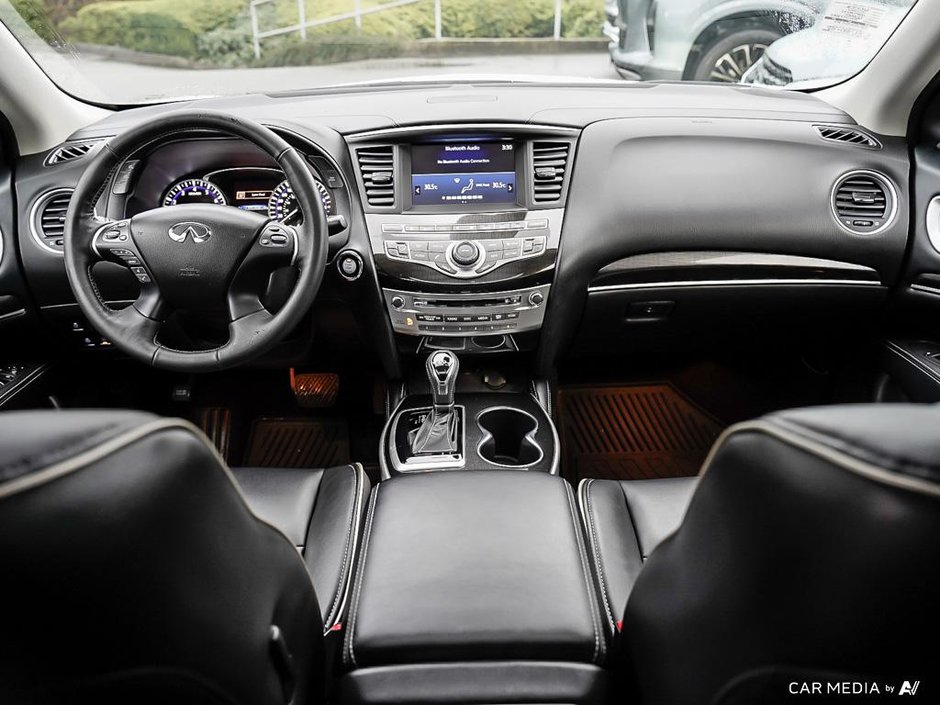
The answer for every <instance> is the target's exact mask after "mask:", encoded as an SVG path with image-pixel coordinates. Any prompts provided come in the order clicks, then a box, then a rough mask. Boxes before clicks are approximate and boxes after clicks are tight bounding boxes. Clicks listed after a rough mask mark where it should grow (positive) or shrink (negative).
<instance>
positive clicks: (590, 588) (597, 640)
mask: <svg viewBox="0 0 940 705" xmlns="http://www.w3.org/2000/svg"><path fill="white" fill-rule="evenodd" d="M565 496H566V497H567V498H568V511H569V512H570V514H571V521H572V524H573V525H574V538H575V543H576V544H577V546H578V556H579V557H580V559H581V577H583V578H584V584H585V587H586V588H587V595H588V602H589V603H590V611H591V630H592V631H593V632H594V651H593V653H592V654H591V662H592V663H597V662H598V659H599V657H600V655H601V653H602V643H601V637H600V629H598V626H597V610H596V609H595V607H596V606H597V604H596V602H595V598H594V581H593V580H591V577H590V575H589V573H588V563H587V559H586V557H585V555H584V546H583V545H582V543H581V524H580V523H579V522H578V517H577V512H576V510H575V506H574V493H573V492H572V491H571V485H569V484H568V483H567V482H565Z"/></svg>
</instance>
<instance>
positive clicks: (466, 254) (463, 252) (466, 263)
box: [450, 240, 480, 267]
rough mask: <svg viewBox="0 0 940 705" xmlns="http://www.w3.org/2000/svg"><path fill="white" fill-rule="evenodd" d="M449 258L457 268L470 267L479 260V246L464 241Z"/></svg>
mask: <svg viewBox="0 0 940 705" xmlns="http://www.w3.org/2000/svg"><path fill="white" fill-rule="evenodd" d="M450 258H451V259H452V260H454V264H456V265H457V266H458V267H472V266H473V265H475V264H476V263H477V260H479V259H480V246H479V245H478V244H476V243H475V242H470V241H468V240H464V241H463V242H461V243H458V244H457V246H456V247H455V248H454V249H453V251H451V253H450Z"/></svg>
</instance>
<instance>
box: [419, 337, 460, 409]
mask: <svg viewBox="0 0 940 705" xmlns="http://www.w3.org/2000/svg"><path fill="white" fill-rule="evenodd" d="M425 367H426V368H427V372H428V382H429V383H430V384H431V396H432V397H433V398H434V410H435V411H438V412H442V413H443V412H447V411H452V410H453V408H454V389H455V388H456V387H457V373H458V372H459V371H460V361H459V360H458V359H457V356H456V355H454V353H452V352H450V351H448V350H441V351H440V352H436V353H432V354H431V355H430V356H429V357H428V361H427V363H426V365H425Z"/></svg>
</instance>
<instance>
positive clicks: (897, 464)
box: [767, 418, 940, 474]
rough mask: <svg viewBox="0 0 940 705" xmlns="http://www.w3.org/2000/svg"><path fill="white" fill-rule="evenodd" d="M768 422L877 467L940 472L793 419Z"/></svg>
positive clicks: (939, 467)
mask: <svg viewBox="0 0 940 705" xmlns="http://www.w3.org/2000/svg"><path fill="white" fill-rule="evenodd" d="M767 422H768V423H769V424H772V425H777V426H780V427H782V428H784V429H787V430H789V431H791V432H793V433H797V434H800V435H802V436H804V437H805V438H807V439H810V440H814V441H816V442H817V443H822V444H823V445H825V446H827V447H829V448H832V449H833V450H834V451H837V452H839V453H844V454H845V455H848V456H849V457H853V458H856V459H857V460H862V461H864V462H868V463H872V464H875V465H883V466H884V467H885V468H886V469H889V470H894V471H898V472H904V473H905V474H908V473H907V472H906V471H905V470H904V469H905V468H910V469H913V470H920V471H922V472H926V473H935V472H940V465H933V464H929V463H927V464H925V463H919V462H914V461H911V460H909V459H905V458H901V457H898V456H892V455H888V454H887V453H884V452H881V451H879V450H876V449H875V448H872V447H871V446H865V445H863V443H862V441H861V439H858V438H850V437H848V436H843V435H840V434H839V433H837V432H835V431H831V430H820V429H816V428H813V427H812V426H809V425H807V424H804V423H801V422H799V421H795V420H793V419H784V418H770V419H767ZM832 439H835V440H836V441H838V444H835V443H833V442H832Z"/></svg>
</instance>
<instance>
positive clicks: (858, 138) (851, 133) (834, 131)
mask: <svg viewBox="0 0 940 705" xmlns="http://www.w3.org/2000/svg"><path fill="white" fill-rule="evenodd" d="M815 127H816V131H817V132H818V133H819V136H820V137H822V138H823V139H824V140H829V141H830V142H844V143H845V144H854V145H856V146H858V147H867V148H868V149H881V142H879V141H878V140H876V139H875V138H874V137H872V136H871V135H869V134H867V133H865V132H862V131H861V130H858V129H855V128H854V127H838V126H836V125H815Z"/></svg>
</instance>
